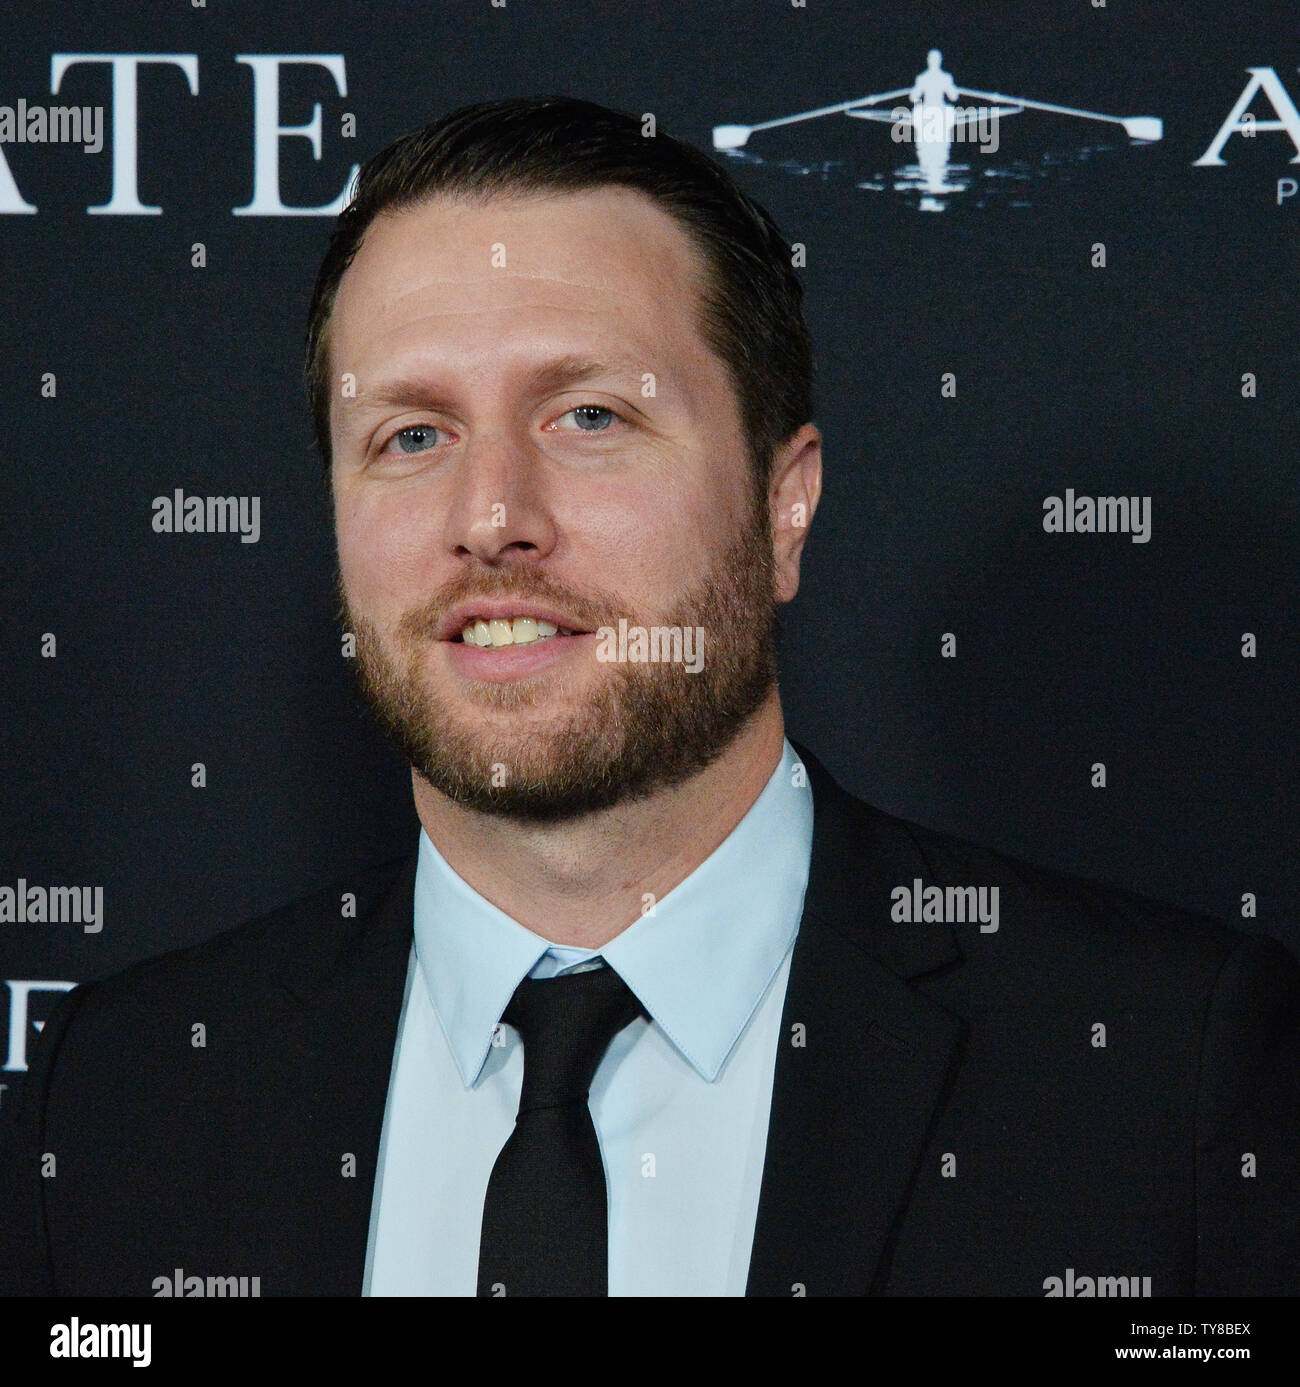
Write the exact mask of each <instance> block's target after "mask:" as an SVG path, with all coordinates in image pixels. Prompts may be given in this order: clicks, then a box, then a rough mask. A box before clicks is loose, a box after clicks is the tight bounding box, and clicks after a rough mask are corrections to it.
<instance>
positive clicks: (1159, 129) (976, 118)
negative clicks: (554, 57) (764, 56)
mask: <svg viewBox="0 0 1300 1387" xmlns="http://www.w3.org/2000/svg"><path fill="white" fill-rule="evenodd" d="M962 98H967V103H966V104H963V103H962ZM886 102H893V103H894V104H893V105H892V106H891V107H889V108H886V107H885V103H886ZM904 103H906V104H904ZM1026 111H1034V112H1039V111H1042V112H1046V113H1048V114H1050V115H1055V116H1067V117H1071V118H1075V119H1079V120H1085V121H1092V122H1097V123H1100V124H1102V125H1109V126H1112V127H1113V126H1118V127H1120V128H1121V129H1122V130H1123V131H1124V133H1125V134H1126V135H1127V136H1128V138H1129V141H1130V142H1132V143H1136V144H1141V145H1145V144H1150V143H1153V142H1154V141H1156V140H1159V139H1160V138H1161V137H1162V135H1163V134H1164V127H1163V124H1162V122H1161V121H1160V119H1159V118H1158V117H1156V116H1112V115H1106V114H1104V113H1103V112H1101V111H1084V110H1081V109H1080V108H1079V107H1077V106H1062V105H1058V104H1056V103H1054V102H1050V101H1037V100H1033V99H1031V98H1029V97H1024V96H1006V95H1004V94H1003V93H1002V92H995V91H984V90H981V89H979V88H975V87H961V86H958V85H957V83H956V81H955V80H954V79H953V76H952V74H951V73H950V72H947V71H946V70H945V69H944V66H943V54H942V53H941V52H940V51H939V49H937V48H932V49H931V50H930V51H929V53H928V54H927V55H926V65H925V68H924V70H923V71H921V72H920V73H918V74H917V76H916V79H915V80H914V81H913V82H912V84H911V85H910V86H907V87H898V88H896V89H894V90H892V91H884V92H875V93H872V94H871V95H868V96H859V97H855V98H854V99H853V100H852V101H841V102H838V103H837V104H835V105H834V106H819V107H817V108H815V109H814V110H811V111H797V112H796V113H795V114H794V115H789V116H777V117H776V118H774V119H772V120H763V121H759V122H758V123H757V124H756V125H717V126H714V129H713V147H714V148H715V149H717V150H720V151H722V152H723V153H726V154H729V155H731V156H732V157H734V158H738V159H746V160H749V161H750V162H755V163H769V162H770V163H774V164H776V165H777V166H779V167H785V168H788V169H790V170H792V171H794V172H796V173H802V174H808V173H815V172H820V173H821V174H822V176H823V177H826V176H829V174H830V171H831V169H832V168H833V167H835V166H836V161H834V160H831V161H824V162H822V163H821V164H811V165H810V164H809V163H808V162H807V161H806V160H798V159H769V158H767V157H765V155H764V154H763V153H761V152H759V151H756V150H755V149H753V148H752V147H750V143H749V142H750V139H751V137H752V136H754V135H756V134H759V133H760V132H761V131H765V130H774V129H776V128H777V127H778V126H785V125H795V124H799V123H801V122H803V121H812V120H820V119H822V118H823V117H825V116H835V115H844V116H849V117H851V118H852V119H854V120H863V121H877V122H880V123H885V124H888V125H889V126H890V134H891V138H892V140H893V142H894V144H895V145H900V146H904V145H905V146H909V147H910V149H911V151H912V153H913V154H914V162H909V163H907V164H905V165H904V166H903V167H902V168H899V169H896V170H895V171H894V172H893V173H892V174H888V175H886V174H877V175H875V176H874V177H872V178H868V179H866V180H863V181H860V182H858V185H857V186H858V187H860V188H865V189H868V190H870V191H873V192H883V191H887V190H889V189H890V188H891V187H892V190H893V191H894V192H897V193H901V194H904V195H908V196H909V198H910V199H911V200H914V201H915V204H916V206H917V208H918V210H920V211H924V212H940V211H943V209H944V207H945V205H946V203H945V199H946V198H947V197H948V196H949V195H951V194H953V193H963V192H966V191H968V190H969V189H972V188H974V189H977V190H978V192H977V199H976V200H977V204H978V205H979V206H984V205H985V204H986V203H987V202H988V201H990V200H992V197H993V196H994V194H995V190H999V189H1002V188H1005V187H1006V186H1007V185H1008V184H1009V185H1010V186H1011V188H1012V190H1013V194H1014V195H1017V196H1020V197H1021V198H1022V200H1023V196H1024V193H1025V192H1026V191H1027V190H1026V189H1025V188H1024V187H1023V185H1025V184H1028V183H1030V182H1031V181H1032V180H1033V179H1034V178H1035V177H1041V176H1045V175H1046V174H1047V173H1049V172H1050V171H1051V169H1052V168H1053V167H1059V166H1060V165H1062V164H1064V163H1069V162H1074V161H1076V160H1077V161H1082V160H1084V159H1087V158H1088V157H1089V156H1090V155H1093V154H1096V153H1099V152H1100V151H1101V150H1102V149H1106V148H1109V146H1105V145H1098V144H1090V145H1085V146H1082V147H1080V148H1079V149H1077V150H1075V151H1072V152H1071V154H1069V155H1062V154H1060V153H1052V154H1048V155H1044V156H1043V157H1042V159H1041V160H1040V161H1039V164H1038V165H1037V166H1035V165H1034V164H1033V163H1031V162H1030V161H1028V160H1026V159H1016V160H1013V161H1010V162H1008V161H1007V160H1006V159H1004V160H1003V161H1002V162H1001V163H999V164H998V165H993V164H988V165H986V166H984V167H982V168H977V166H976V165H975V164H973V163H970V162H963V161H962V160H961V159H960V158H958V159H954V158H953V146H954V145H960V146H962V147H963V149H962V152H963V153H965V152H967V147H968V146H975V147H977V148H978V149H979V151H980V153H981V154H982V155H993V154H996V153H997V152H998V150H999V149H1000V148H1001V144H1002V140H1001V122H1002V121H1003V120H1004V119H1006V118H1008V117H1011V116H1018V115H1022V114H1023V113H1024V112H1026ZM759 143H760V145H761V144H762V142H761V141H760V142H759ZM1017 185H1021V186H1017Z"/></svg>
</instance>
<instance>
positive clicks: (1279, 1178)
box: [0, 748, 1300, 1296]
mask: <svg viewBox="0 0 1300 1387" xmlns="http://www.w3.org/2000/svg"><path fill="white" fill-rule="evenodd" d="M799 750H800V755H801V756H802V757H803V759H804V763H805V764H806V765H807V766H808V768H809V772H810V776H811V781H812V788H813V799H814V818H815V829H814V838H813V853H812V863H811V871H810V878H809V884H808V892H807V897H806V901H805V906H804V915H803V920H802V923H801V926H800V930H799V935H798V938H797V941H796V943H795V948H794V957H793V962H792V967H791V972H790V980H789V987H788V991H787V996H786V1001H785V1011H784V1017H783V1022H782V1025H783V1039H782V1043H781V1046H780V1050H779V1053H778V1059H777V1063H776V1072H775V1084H774V1091H773V1098H772V1111H771V1123H770V1129H769V1135H768V1144H767V1156H766V1164H765V1166H764V1170H763V1179H762V1189H761V1196H760V1202H759V1211H758V1222H757V1228H756V1232H755V1238H754V1248H753V1256H752V1259H751V1263H750V1271H749V1285H748V1290H749V1294H751V1295H779V1296H788V1295H792V1294H799V1293H801V1292H802V1293H806V1294H808V1295H864V1294H872V1293H875V1294H888V1295H1024V1296H1042V1295H1044V1294H1045V1290H1046V1288H1047V1287H1049V1286H1050V1284H1051V1283H1050V1278H1053V1277H1057V1278H1060V1279H1061V1280H1062V1282H1063V1283H1065V1284H1070V1280H1072V1281H1073V1284H1074V1286H1075V1288H1076V1294H1077V1293H1079V1290H1078V1288H1079V1287H1080V1286H1083V1285H1085V1284H1086V1283H1084V1282H1082V1281H1081V1278H1084V1277H1090V1278H1098V1277H1124V1278H1129V1277H1138V1278H1142V1277H1150V1293H1151V1294H1153V1295H1155V1296H1164V1295H1187V1294H1193V1293H1195V1294H1202V1295H1224V1294H1226V1295H1233V1294H1247V1293H1252V1294H1296V1293H1297V1292H1298V1291H1300V968H1298V967H1297V965H1296V963H1295V961H1294V960H1293V959H1292V957H1291V955H1290V954H1289V953H1288V952H1287V951H1286V950H1285V949H1284V948H1282V947H1281V945H1279V944H1278V943H1276V942H1275V941H1273V940H1272V939H1269V938H1267V937H1264V936H1248V935H1245V934H1241V933H1238V932H1236V931H1233V930H1230V929H1228V928H1226V927H1224V926H1222V925H1220V924H1217V923H1215V922H1213V921H1210V920H1207V919H1202V918H1201V917H1198V916H1193V915H1188V914H1185V913H1182V912H1179V911H1175V910H1172V909H1169V908H1166V907H1163V906H1160V905H1156V904H1154V903H1152V902H1150V901H1145V900H1142V899H1140V898H1138V897H1134V896H1130V895H1127V894H1123V893H1119V892H1116V891H1113V890H1108V889H1104V888H1101V887H1097V886H1093V885H1090V884H1088V883H1085V882H1081V881H1077V880H1073V879H1071V878H1067V877H1062V876H1060V875H1057V874H1054V873H1050V872H1045V871H1041V870H1038V869H1035V868H1031V867H1028V866H1026V865H1024V864H1022V863H1018V862H1015V861H1013V860H1010V859H1008V858H1006V857H1003V856H1001V855H998V854H995V853H992V852H988V851H985V850H982V849H979V848H976V847H973V846H971V845H969V844H966V843H962V842H959V841H957V840H955V839H952V838H949V837H946V836H944V835H941V834H938V833H934V832H931V831H929V830H927V829H924V828H920V827H918V826H916V825H913V824H909V823H906V822H903V821H902V820H899V819H896V818H893V817H891V816H889V815H886V814H883V813H881V812H879V811H877V810H875V809H872V808H871V807H869V806H868V805H866V804H863V803H862V802H860V801H858V800H856V799H854V798H852V797H851V796H849V795H847V794H846V793H845V792H844V791H843V790H841V789H840V788H839V787H838V786H837V785H836V784H835V783H834V782H833V781H832V780H831V778H830V776H829V775H828V774H827V773H826V771H825V770H824V769H823V768H822V767H821V766H820V765H819V764H818V762H817V761H816V760H815V758H813V757H812V756H811V755H809V754H808V753H807V752H806V751H803V749H802V748H800V749H799ZM414 878H415V857H414V854H412V855H411V856H409V857H406V858H404V859H401V860H399V861H395V862H393V863H389V864H387V865H385V866H383V867H381V868H379V869H376V870H373V871H371V872H369V873H368V874H359V875H357V876H356V877H355V879H353V880H350V881H347V882H344V883H341V884H340V885H339V886H337V887H335V888H332V889H330V890H327V891H324V892H322V893H320V894H319V895H316V896H313V897H311V898H309V899H306V900H303V901H299V902H297V903H295V904H293V905H290V906H288V907H286V908H284V909H282V910H279V911H277V912H275V913H274V914H271V915H269V916H266V917H264V918H262V919H260V920H257V921H254V922H253V923H251V924H248V925H245V926H243V927H241V928H239V929H235V930H232V931H230V932H229V933H226V934H222V935H219V936H217V937H216V938H214V939H211V940H209V941H207V942H205V943H202V944H200V945H197V946H195V947H192V948H188V949H184V950H181V951H179V952H175V953H171V954H168V955H165V956H163V957H161V958H156V959H152V960H148V961H146V962H144V963H140V964H137V965H135V966H133V967H131V968H128V969H127V970H125V971H124V972H122V973H120V974H118V975H116V976H115V977H112V978H109V979H107V980H104V981H100V982H96V983H91V984H87V985H85V986H82V987H79V988H77V989H76V990H75V991H73V992H71V993H70V994H68V996H67V997H66V998H64V999H63V1000H62V1001H61V1002H60V1003H59V1005H58V1007H57V1008H56V1010H55V1012H54V1014H53V1015H52V1017H51V1019H50V1021H49V1022H48V1024H47V1025H46V1027H45V1029H44V1031H43V1032H42V1034H41V1036H40V1037H39V1038H38V1039H37V1040H36V1041H35V1042H34V1043H33V1058H32V1065H31V1069H30V1072H29V1073H28V1075H27V1078H26V1080H25V1083H24V1086H23V1091H22V1092H21V1093H20V1094H19V1096H18V1099H17V1100H16V1103H15V1104H14V1105H13V1106H14V1107H15V1108H16V1113H15V1114H11V1116H10V1118H9V1119H8V1121H7V1122H6V1124H5V1126H6V1132H5V1135H6V1138H7V1143H8V1150H7V1151H6V1152H5V1153H4V1162H5V1166H6V1167H7V1175H8V1178H9V1180H10V1186H9V1188H8V1190H7V1192H6V1195H5V1208H4V1209H3V1211H2V1213H3V1217H2V1220H0V1289H3V1290H4V1291H5V1292H6V1293H11V1294H12V1293H39V1294H72V1293H75V1294H84V1295H96V1294H101V1295H152V1294H153V1293H154V1292H153V1289H152V1283H153V1281H154V1278H156V1277H159V1276H165V1277H168V1278H170V1277H171V1276H172V1275H173V1272H174V1269H176V1268H181V1269H182V1270H183V1271H184V1273H185V1274H186V1275H200V1276H209V1275H211V1276H238V1275H246V1276H250V1277H251V1276H259V1277H260V1278H261V1292H262V1294H263V1295H264V1296H268V1295H357V1294H359V1292H360V1290H361V1284H362V1275H363V1270H364V1262H365V1251H366V1240H367V1230H368V1223H369V1217H370V1205H371V1193H372V1188H373V1182H374V1177H375V1172H376V1159H377V1153H378V1144H379V1135H380V1128H381V1125H382V1121H383V1115H384V1105H385V1099H386V1095H387V1088H388V1077H389V1069H390V1066H391V1063H392V1059H393V1048H394V1042H395V1040H396V1035H397V1026H398V1019H399V1013H400V1007H401V1000H402V992H403V984H404V978H405V971H406V964H407V956H408V951H409V949H410V946H411V939H412V891H413V884H414ZM917 878H919V879H921V880H922V882H923V883H924V884H925V885H932V884H933V885H940V886H943V885H956V886H967V885H974V886H988V887H992V886H997V887H998V888H999V891H1000V915H999V927H998V929H997V931H996V932H981V931H980V928H979V925H978V924H977V923H967V924H961V923H956V924H940V923H929V924H927V923H910V924H908V923H899V922H895V921H894V920H893V919H891V905H892V898H891V893H892V891H893V889H894V888H895V887H898V886H906V887H908V888H909V889H910V888H911V886H912V883H913V881H914V880H915V879H917ZM344 891H353V892H355V893H356V896H357V903H358V908H357V914H356V917H355V918H349V917H345V916H344V915H343V914H342V911H341V904H340V902H341V897H342V893H343V892H344ZM198 1025H202V1026H203V1027H204V1028H205V1032H206V1044H205V1045H203V1046H201V1047H196V1046H195V1045H194V1044H193V1043H192V1038H193V1036H194V1035H195V1034H196V1032H195V1031H194V1030H193V1028H194V1027H196V1026H198ZM1098 1026H1104V1028H1105V1031H1104V1040H1105V1043H1104V1045H1101V1044H1099V1043H1097V1042H1098V1040H1099V1039H1100V1038H1101V1035H1102V1033H1101V1032H1100V1031H1098V1030H1096V1028H1097V1027H1098ZM46 1153H50V1154H52V1155H53V1157H54V1159H55V1168H54V1170H55V1173H54V1174H53V1175H52V1176H50V1175H43V1174H42V1171H41V1162H42V1160H43V1158H45V1156H46ZM349 1158H351V1161H352V1162H353V1163H354V1165H355V1169H354V1173H348V1169H349ZM1067 1278H1069V1279H1068V1280H1067ZM1109 1284H1110V1285H1112V1286H1114V1285H1115V1283H1109ZM1126 1284H1127V1285H1129V1286H1130V1288H1131V1289H1133V1290H1134V1291H1135V1293H1141V1290H1142V1289H1143V1284H1142V1282H1140V1281H1138V1282H1133V1283H1127V1282H1126Z"/></svg>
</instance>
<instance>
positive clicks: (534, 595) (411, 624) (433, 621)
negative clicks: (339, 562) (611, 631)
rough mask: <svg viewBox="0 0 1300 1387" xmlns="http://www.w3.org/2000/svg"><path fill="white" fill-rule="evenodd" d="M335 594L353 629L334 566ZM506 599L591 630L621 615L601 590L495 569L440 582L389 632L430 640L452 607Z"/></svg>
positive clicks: (621, 610)
mask: <svg viewBox="0 0 1300 1387" xmlns="http://www.w3.org/2000/svg"><path fill="white" fill-rule="evenodd" d="M335 592H336V595H337V598H338V607H339V618H340V620H341V621H342V623H343V624H344V625H345V626H346V627H347V629H349V630H355V629H356V621H355V620H354V618H353V614H352V610H351V607H350V606H349V603H348V599H347V592H346V590H345V588H344V584H343V571H342V569H341V568H340V567H337V566H336V568H335ZM506 597H509V598H518V599H519V601H520V602H521V603H523V602H528V601H534V602H538V603H544V604H546V605H548V606H552V607H559V608H561V609H562V610H563V611H565V612H567V613H568V614H569V615H570V616H571V617H572V618H573V620H574V621H575V623H577V624H578V625H581V626H588V627H590V628H591V629H592V630H594V629H595V628H596V627H598V626H602V625H608V624H609V623H610V621H611V620H615V619H616V616H615V617H614V618H610V617H609V616H608V615H607V614H608V613H610V612H613V613H615V614H618V613H622V614H624V615H626V605H625V604H622V603H620V602H619V600H618V598H617V597H616V596H615V595H614V594H613V593H606V592H600V593H598V594H596V595H594V596H593V595H592V594H590V593H588V592H580V591H579V590H578V589H577V588H574V587H570V586H569V585H568V584H567V583H562V582H559V581H558V580H556V579H554V578H550V577H547V576H545V575H543V574H538V573H525V572H523V571H521V570H520V569H517V568H515V569H509V568H496V569H484V570H481V571H479V572H469V573H465V574H463V575H462V576H461V577H459V578H456V579H454V580H453V581H452V582H450V583H447V584H445V585H444V586H443V587H442V588H441V589H439V591H438V592H437V593H435V594H434V595H433V596H432V597H430V598H429V599H428V600H427V601H424V602H421V603H419V604H418V605H417V606H414V607H412V608H410V609H409V610H408V611H406V612H404V613H403V614H402V616H401V618H400V619H399V620H398V622H397V625H396V627H395V628H394V634H395V635H396V636H397V638H398V639H399V640H402V641H411V642H415V641H421V640H433V639H435V638H436V637H437V634H438V632H439V630H440V629H441V628H442V625H443V622H444V621H445V619H446V616H447V613H448V612H449V611H451V609H452V608H453V607H457V606H459V605H460V604H461V603H464V602H474V601H476V600H477V599H479V598H506Z"/></svg>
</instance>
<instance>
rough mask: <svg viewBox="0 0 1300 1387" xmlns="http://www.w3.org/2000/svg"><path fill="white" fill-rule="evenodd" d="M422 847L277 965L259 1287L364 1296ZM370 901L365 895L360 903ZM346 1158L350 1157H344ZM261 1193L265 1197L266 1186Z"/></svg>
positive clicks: (263, 1139)
mask: <svg viewBox="0 0 1300 1387" xmlns="http://www.w3.org/2000/svg"><path fill="white" fill-rule="evenodd" d="M416 861H417V854H416V853H414V852H412V853H411V855H410V856H409V858H407V859H404V860H403V861H402V862H401V863H400V864H395V869H390V870H389V871H388V872H387V873H385V874H384V878H383V879H381V882H380V884H379V885H378V886H377V887H376V888H375V889H373V890H372V891H371V892H369V893H367V892H366V891H365V890H364V889H362V890H358V892H357V895H358V908H357V916H356V918H355V919H350V920H347V921H340V920H339V919H338V918H337V916H334V917H332V918H330V919H322V920H321V921H320V922H319V926H320V936H321V937H320V940H319V947H317V946H316V941H313V947H312V948H311V950H310V951H304V952H302V953H301V954H299V955H298V956H297V957H295V958H294V959H292V960H291V961H290V963H289V966H288V967H286V968H285V969H284V970H282V971H281V973H280V975H279V978H278V981H279V984H280V990H279V992H278V998H279V1000H278V1001H277V1002H275V1003H274V1004H273V1006H274V1012H275V1018H276V1030H277V1031H278V1034H277V1035H275V1036H274V1037H273V1038H272V1044H271V1046H270V1050H271V1053H270V1054H269V1055H268V1065H267V1071H266V1073H265V1075H264V1076H263V1077H262V1078H261V1079H260V1080H259V1081H258V1085H257V1087H259V1088H261V1087H262V1085H263V1084H264V1085H265V1088H264V1091H265V1093H266V1095H267V1101H266V1102H265V1103H264V1105H263V1112H262V1113H260V1114H259V1146H260V1148H261V1149H262V1150H263V1151H265V1152H266V1153H268V1155H269V1156H270V1157H271V1158H272V1159H271V1160H270V1161H269V1162H268V1163H267V1164H265V1165H263V1166H262V1170H261V1177H262V1178H261V1183H262V1189H261V1190H259V1191H258V1195H259V1197H258V1199H257V1203H258V1204H259V1205H260V1206H263V1207H266V1208H269V1209H272V1210H274V1211H275V1224H276V1226H275V1228H274V1230H270V1231H267V1230H263V1232H262V1233H261V1235H260V1237H259V1243H258V1246H259V1252H260V1255H261V1256H262V1257H264V1258H266V1259H267V1262H268V1263H269V1265H268V1268H267V1273H266V1275H265V1277H264V1281H263V1285H264V1288H265V1293H266V1294H287V1295H344V1296H354V1295H359V1294H360V1293H361V1289H362V1278H363V1275H364V1271H365V1257H366V1244H367V1241H368V1235H369V1227H370V1208H371V1198H372V1195H373V1192H374V1182H375V1175H376V1172H377V1168H378V1152H379V1139H380V1133H381V1129H382V1127H383V1119H384V1108H385V1104H386V1101H387V1097H388V1080H389V1073H390V1070H391V1068H392V1062H393V1052H394V1045H395V1044H396V1041H397V1031H398V1024H399V1021H400V1017H401V1008H402V998H403V993H404V986H405V981H406V968H407V962H408V959H409V956H410V947H411V939H412V933H413V924H412V921H413V904H414V891H415V868H416ZM367 896H369V899H367ZM349 1157H350V1158H351V1159H350V1160H349ZM264 1192H265V1193H266V1195H267V1196H269V1197H266V1198H263V1197H262V1195H263V1193H264Z"/></svg>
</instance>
